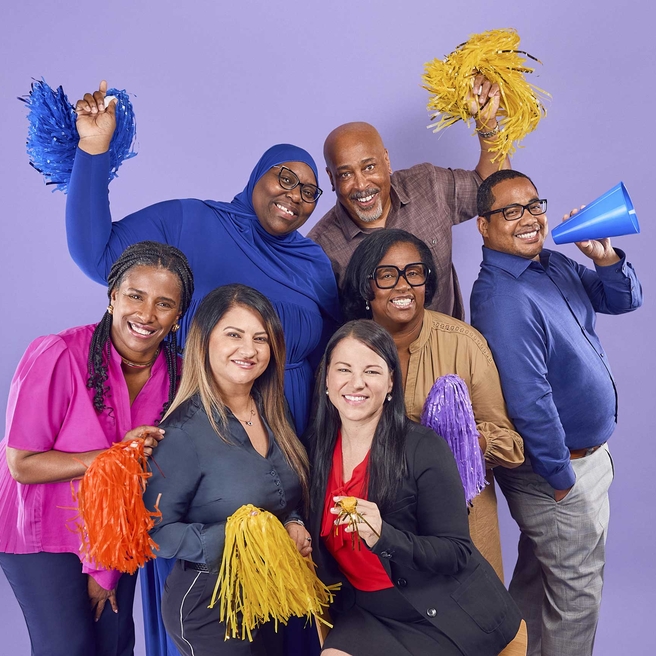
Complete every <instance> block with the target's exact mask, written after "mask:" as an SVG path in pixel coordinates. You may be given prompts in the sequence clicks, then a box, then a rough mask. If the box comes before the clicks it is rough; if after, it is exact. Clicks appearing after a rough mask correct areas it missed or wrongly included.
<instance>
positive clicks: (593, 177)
mask: <svg viewBox="0 0 656 656" xmlns="http://www.w3.org/2000/svg"><path fill="white" fill-rule="evenodd" d="M646 6H647V5H646V4H645V3H621V4H620V3H617V2H611V1H609V0H596V1H594V2H593V1H591V0H580V1H579V2H576V3H572V2H568V1H566V0H551V1H550V2H533V1H532V0H499V1H498V2H495V3H484V2H480V1H477V0H470V2H468V3H458V2H453V3H442V2H434V1H430V0H423V1H419V0H417V1H413V0H408V1H407V2H404V3H401V2H398V1H394V0H384V1H383V0H378V1H377V2H374V1H373V0H371V1H353V2H350V3H345V2H332V3H321V4H319V3H316V4H311V3H307V2H298V1H297V0H288V1H287V2H286V3H280V2H266V1H264V0H257V1H247V0H244V1H243V2H234V3H233V2H230V3H228V2H225V3H222V2H217V1H216V0H197V1H194V2H187V3H180V2H173V1H172V0H159V1H158V2H146V1H144V2H139V3H134V2H127V1H126V0H115V1H114V2H112V3H103V4H102V5H101V4H100V3H93V8H92V9H91V8H85V7H84V6H83V5H82V4H80V3H79V2H75V3H73V2H70V1H69V0H61V2H59V3H50V2H45V0H40V1H39V0H23V1H22V2H21V3H11V8H10V9H9V8H5V10H4V12H3V14H4V16H3V21H2V27H1V28H0V30H1V33H2V34H1V38H0V60H1V61H2V62H3V66H2V71H1V73H0V75H1V79H2V84H1V85H0V98H1V102H0V107H1V110H0V112H1V116H2V121H1V123H0V142H1V143H2V145H3V153H2V154H3V157H2V159H1V160H0V181H1V182H2V188H3V194H2V195H3V198H4V199H5V200H4V201H3V202H4V210H3V213H2V232H3V238H2V240H1V241H0V275H1V278H0V279H1V280H2V281H3V284H2V292H1V295H0V312H1V314H0V316H2V318H3V321H2V322H1V325H0V354H1V356H2V359H1V362H2V365H1V367H0V412H1V413H2V414H3V415H4V410H5V406H6V397H7V390H8V386H9V381H10V379H11V376H12V374H13V371H14V368H15V366H16V364H17V362H18V360H19V358H20V356H21V354H22V352H23V350H24V349H25V347H26V346H27V344H28V343H29V341H30V340H32V339H33V338H34V337H36V336H38V335H42V334H45V333H51V332H57V331H59V330H62V329H64V328H66V327H69V326H73V325H78V324H83V323H89V322H92V321H94V320H97V318H99V316H100V314H101V312H102V310H103V308H104V305H105V296H104V290H103V289H102V288H101V287H100V286H98V285H96V284H94V283H92V282H91V281H89V280H88V279H86V278H85V277H84V276H83V275H82V274H81V273H80V272H79V271H78V269H77V268H76V266H75V265H74V264H73V262H72V261H71V260H70V258H69V256H68V252H67V249H66V239H65V234H64V220H63V219H64V196H63V195H62V194H59V193H56V194H52V193H51V192H50V190H49V189H48V188H46V187H45V186H44V185H43V182H42V180H41V178H40V177H39V175H37V174H36V173H35V172H34V171H33V170H32V169H31V168H30V167H29V166H28V165H27V158H26V155H25V147H24V144H25V135H26V121H25V117H24V116H25V112H24V109H23V107H22V106H21V105H20V103H18V102H17V101H16V100H15V98H16V96H18V95H22V94H24V93H26V92H27V91H28V89H29V84H30V80H31V78H32V77H35V78H40V77H41V76H43V77H45V79H46V80H47V81H48V82H49V83H50V84H51V85H53V86H55V85H59V84H62V85H63V86H64V89H65V90H66V91H67V93H68V94H69V98H70V99H71V100H72V101H74V100H75V99H76V98H77V97H78V96H79V95H80V94H82V93H83V92H85V91H87V90H90V89H92V88H94V85H96V84H97V83H98V81H99V80H100V79H101V78H102V77H105V78H106V79H108V81H109V83H110V85H115V86H117V87H121V88H126V89H128V90H129V91H130V92H132V93H133V94H135V96H136V98H135V100H134V104H135V109H136V114H137V120H138V137H139V151H140V152H139V156H138V157H137V158H136V159H134V160H131V161H130V162H128V163H127V164H125V165H124V166H123V168H122V169H121V171H120V177H119V179H118V180H115V181H114V182H113V183H112V185H111V194H112V210H113V213H114V217H122V216H124V215H125V214H127V213H129V212H130V211H132V210H136V209H138V208H141V207H143V206H145V205H147V204H149V203H152V202H156V201H159V200H163V199H165V198H176V197H181V198H185V197H199V198H207V197H210V198H215V199H225V200H229V199H230V198H232V196H233V195H234V194H235V193H236V192H237V191H239V190H241V189H242V187H243V186H244V184H245V182H246V180H247V177H248V175H249V172H250V170H251V168H252V166H253V164H254V163H255V161H256V160H257V158H258V157H259V155H260V154H261V153H262V152H263V151H264V150H265V149H266V148H267V147H268V146H269V145H271V144H273V143H276V142H281V141H290V142H292V143H297V144H299V145H301V146H304V147H305V148H307V149H308V150H310V152H312V153H313V154H314V155H315V157H316V158H317V160H318V161H320V157H321V149H322V144H323V139H324V137H325V135H326V134H327V133H328V132H329V131H330V130H331V129H332V128H333V127H335V126H336V125H338V124H340V123H342V122H345V121H350V120H358V119H359V120H367V121H370V122H372V123H373V124H374V125H376V126H377V127H378V128H379V129H380V131H381V133H382V135H383V138H384V139H385V141H386V145H387V146H388V148H389V152H390V157H391V160H392V164H393V166H395V167H396V168H403V167H406V166H409V165H412V164H415V163H418V162H422V161H430V162H433V163H436V164H439V165H444V166H454V167H455V166H457V167H464V168H471V167H473V166H474V164H475V162H476V159H477V144H476V141H477V140H476V139H473V138H472V137H471V136H470V131H468V130H467V129H466V128H465V127H464V126H462V125H458V126H456V127H454V128H452V129H451V130H449V131H448V132H447V133H445V134H444V135H443V136H442V137H441V138H439V139H438V137H437V136H435V135H433V134H432V133H431V132H429V131H428V130H426V125H427V124H428V117H427V113H426V111H425V102H426V92H425V91H423V90H422V89H421V87H420V75H421V72H422V65H423V63H424V62H425V61H427V60H429V59H431V58H433V57H436V56H443V55H444V54H446V53H447V52H449V51H450V50H451V49H452V48H453V47H454V46H456V45H457V44H458V43H460V42H462V41H464V40H465V39H466V38H467V36H468V35H469V34H470V33H473V32H480V31H483V30H486V29H492V28H496V27H515V28H517V29H518V30H519V33H520V35H521V36H522V46H523V47H524V48H525V49H526V50H528V51H529V52H531V53H532V54H534V55H536V56H538V57H539V58H540V59H541V60H542V61H543V62H544V66H543V67H541V68H540V69H539V77H537V78H536V79H535V82H536V83H537V84H538V86H541V87H542V88H544V89H547V90H548V91H550V92H551V93H552V95H553V101H552V102H551V104H550V105H549V116H548V118H547V119H546V120H545V121H544V122H543V123H542V125H541V126H540V128H539V130H538V132H537V133H535V134H534V135H531V136H530V137H529V138H527V139H526V141H525V142H524V146H525V148H523V149H522V150H520V151H519V153H518V154H517V155H516V157H515V158H514V161H513V166H514V167H515V168H517V169H520V170H522V171H525V172H527V173H528V174H530V175H531V176H532V177H533V179H534V180H535V181H536V183H537V185H538V186H539V188H540V192H541V194H542V195H543V196H545V197H548V198H549V200H550V215H551V223H552V225H554V224H555V223H556V222H558V221H560V217H561V216H562V214H563V213H564V212H565V211H567V210H569V209H570V208H571V207H574V206H578V205H580V204H582V203H585V202H589V201H590V200H592V199H593V198H595V197H596V196H597V195H599V194H600V193H601V192H603V191H605V190H606V189H607V188H609V187H611V186H612V185H614V184H615V183H616V182H617V181H619V180H620V179H621V180H623V181H624V182H625V183H626V185H627V187H628V188H629V190H630V192H631V194H632V197H633V200H634V203H635V206H636V208H637V211H638V215H639V216H640V219H641V222H642V229H643V233H642V235H641V236H640V237H630V238H622V239H617V240H616V243H617V244H619V245H620V246H621V247H622V248H625V249H626V250H627V252H628V254H629V258H630V260H631V261H632V262H633V263H634V265H635V266H636V268H637V270H638V273H639V275H640V276H641V278H642V282H643V286H644V287H645V288H646V295H647V300H646V303H645V307H644V308H643V309H642V310H640V311H639V312H637V313H635V314H633V315H629V316H625V317H610V318H607V317H602V318H601V319H600V321H599V332H600V334H601V337H602V340H603V342H604V345H605V347H606V349H607V351H608V353H609V356H610V360H611V362H612V364H613V368H614V372H615V375H616V377H617V381H618V387H619V393H620V398H621V413H620V422H619V426H618V429H617V431H616V433H615V436H614V437H613V439H612V442H611V448H612V451H613V455H614V458H615V463H616V473H617V477H616V480H615V482H614V484H613V488H612V493H611V502H612V513H613V519H612V524H611V532H610V537H609V542H608V564H607V568H606V572H607V574H606V588H605V592H604V603H603V608H602V617H601V623H600V628H599V632H598V638H597V649H596V652H595V653H596V654H598V655H602V656H603V655H610V654H615V653H618V652H619V651H620V650H624V651H626V652H628V653H632V654H652V653H655V649H656V638H655V637H654V635H655V634H654V631H653V630H651V626H650V623H651V621H652V616H653V608H654V607H655V606H656V594H655V592H654V587H655V586H654V581H655V580H656V579H655V577H654V574H655V566H654V560H653V553H654V546H655V543H656V538H655V536H656V528H655V526H654V524H655V522H654V511H653V508H652V505H651V503H650V501H649V499H650V496H651V493H650V491H651V489H652V485H651V482H652V481H653V458H652V457H651V455H652V454H651V451H650V443H648V440H649V439H652V438H649V434H650V433H649V432H648V428H647V412H646V409H647V407H648V404H649V403H651V402H653V396H654V394H653V392H654V386H653V385H652V384H651V380H652V377H651V373H652V371H653V370H654V368H655V367H656V361H655V358H654V353H653V349H652V348H651V347H649V346H648V344H649V343H650V342H649V341H648V330H649V328H648V326H649V325H650V324H653V322H654V320H655V319H656V316H655V314H654V312H655V311H654V306H653V304H652V303H651V299H650V290H651V288H652V284H651V283H652V281H653V278H654V275H653V272H652V265H651V261H650V259H651V258H650V257H649V256H648V252H649V251H650V250H651V248H650V244H651V243H652V242H651V239H653V238H654V229H653V227H652V224H651V218H652V217H651V216H650V210H651V209H652V207H653V201H652V200H651V198H650V194H651V193H652V192H653V189H654V176H653V172H652V169H651V161H650V159H649V158H650V156H651V155H652V153H653V152H654V149H655V146H656V144H655V142H654V127H653V125H651V116H652V113H653V108H654V106H656V92H655V87H654V84H653V80H652V79H651V77H652V76H651V68H650V62H653V60H654V56H655V54H656V52H655V50H656V49H655V47H654V40H653V34H652V31H651V21H650V20H649V18H650V16H649V14H651V11H650V10H649V9H647V8H646ZM308 80H310V82H308ZM643 116H645V117H646V120H641V119H642V117H643ZM320 184H321V185H322V186H323V188H324V189H326V190H327V193H325V194H324V196H323V198H322V200H321V202H320V204H319V207H318V209H317V211H316V212H315V215H314V216H313V217H312V221H311V223H312V222H313V221H314V220H316V219H318V218H319V217H320V216H321V215H322V214H323V213H324V212H325V211H326V210H327V209H328V207H329V206H330V204H331V203H332V202H334V196H333V195H332V194H331V193H330V186H329V183H328V180H327V177H326V176H325V174H322V177H321V180H320ZM309 227H310V224H308V225H307V226H306V227H305V229H304V231H307V229H308V228H309ZM454 240H455V261H456V265H457V268H458V272H459V275H460V279H461V282H462V285H463V291H464V293H465V295H468V293H469V290H470V288H471V284H472V282H473V280H474V279H475V277H476V275H477V272H478V265H479V262H480V238H479V236H478V233H477V232H476V229H475V225H474V222H470V223H469V224H465V225H463V226H460V227H458V228H456V229H454ZM563 251H564V252H566V253H567V254H568V255H572V256H576V255H577V251H576V249H575V247H573V246H565V247H563ZM508 338H509V339H512V335H509V336H508ZM650 517H651V518H652V519H651V520H649V518H650ZM502 521H503V537H504V552H505V553H504V555H505V558H506V568H507V573H508V574H509V573H510V572H511V571H512V564H513V561H514V553H515V540H516V533H515V529H514V526H513V524H512V521H511V520H510V519H509V518H508V516H507V514H506V513H505V511H504V515H503V517H502ZM53 603H56V600H53ZM137 603H138V602H137ZM136 608H137V611H136V613H135V614H136V615H137V617H139V616H140V611H139V610H138V606H136ZM27 653H29V642H28V639H27V631H26V630H25V628H24V625H23V621H22V616H21V614H20V610H19V608H18V605H17V603H16V601H15V599H14V597H13V595H12V594H11V591H10V590H9V589H8V587H7V584H6V581H5V579H4V577H2V576H0V654H27ZM138 653H139V654H143V646H142V644H141V643H140V644H139V649H138Z"/></svg>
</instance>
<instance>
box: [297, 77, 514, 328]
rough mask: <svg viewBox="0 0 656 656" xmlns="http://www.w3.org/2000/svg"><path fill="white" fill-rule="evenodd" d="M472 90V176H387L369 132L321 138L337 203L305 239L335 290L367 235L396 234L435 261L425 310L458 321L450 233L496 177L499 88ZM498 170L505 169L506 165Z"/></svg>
mask: <svg viewBox="0 0 656 656" xmlns="http://www.w3.org/2000/svg"><path fill="white" fill-rule="evenodd" d="M473 90H474V92H473V94H472V101H471V102H472V114H476V130H477V131H478V136H479V139H480V143H481V155H480V159H479V161H478V164H477V166H476V169H475V170H474V171H463V170H460V169H453V170H452V169H444V168H440V167H438V166H433V165H432V164H418V165H416V166H413V167H411V168H409V169H405V170H401V171H396V172H395V173H392V167H391V164H390V159H389V154H388V152H387V149H386V148H385V146H384V145H383V140H382V138H381V136H380V135H379V134H378V131H377V130H376V129H375V128H374V127H373V126H372V125H369V124H368V123H346V124H345V125H341V126H339V127H338V128H336V129H335V130H333V131H332V132H331V133H330V134H329V135H328V138H327V139H326V142H325V144H324V157H325V159H326V171H327V173H328V177H329V178H330V181H331V184H332V188H333V191H335V192H336V194H337V203H336V204H335V207H334V208H332V209H331V210H330V211H329V212H328V213H327V214H326V215H325V216H324V217H323V218H321V219H320V220H319V222H318V223H317V224H316V225H315V226H314V228H312V230H310V232H309V234H308V237H310V239H312V240H313V241H315V242H316V243H317V244H319V245H320V246H321V247H322V248H323V250H324V251H325V252H326V254H327V255H328V257H329V258H330V261H331V262H332V265H333V270H334V271H335V276H336V278H337V283H338V285H339V286H340V288H341V282H342V277H343V274H344V271H345V269H346V266H347V264H348V262H349V260H350V259H351V255H352V254H353V251H355V249H356V248H357V246H358V244H359V243H360V241H362V239H363V238H364V237H365V236H366V235H367V234H368V233H370V232H372V231H373V230H377V229H380V228H402V229H403V230H407V231H408V232H411V233H413V234H414V235H416V236H417V237H419V238H420V239H421V240H422V241H424V242H426V244H427V245H428V247H429V248H430V249H431V251H432V253H433V257H434V258H435V264H436V267H437V272H436V273H437V279H438V290H437V293H436V294H435V297H434V299H433V302H432V303H431V305H430V307H429V309H431V310H437V311H438V312H442V313H444V314H449V315H452V316H454V317H456V318H457V319H464V318H465V311H464V306H463V302H462V296H461V295H460V287H459V285H458V278H457V276H456V272H455V270H454V268H453V264H452V262H451V251H452V247H451V227H452V226H453V225H455V224H458V223H462V222H463V221H467V220H469V219H471V218H472V217H474V216H475V215H476V193H477V190H478V186H479V185H480V183H481V182H482V180H484V179H485V178H486V177H487V176H488V175H490V174H491V173H493V172H494V171H496V170H498V169H499V164H498V163H493V162H492V157H493V155H492V154H491V153H490V152H489V148H490V146H491V145H492V144H493V142H494V139H495V138H496V137H497V135H498V133H499V129H498V124H497V121H496V115H497V111H498V109H499V88H498V86H497V85H496V84H494V85H491V84H490V82H488V81H487V80H486V79H485V78H484V77H482V76H480V75H479V76H477V77H476V78H475V80H474V85H473ZM502 168H510V163H509V161H508V160H506V161H505V162H504V163H503V167H502Z"/></svg>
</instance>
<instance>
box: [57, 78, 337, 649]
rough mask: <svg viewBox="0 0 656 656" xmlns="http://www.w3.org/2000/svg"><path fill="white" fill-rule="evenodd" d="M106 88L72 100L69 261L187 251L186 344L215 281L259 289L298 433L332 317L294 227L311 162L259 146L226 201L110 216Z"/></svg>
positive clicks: (326, 287)
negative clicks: (74, 147)
mask: <svg viewBox="0 0 656 656" xmlns="http://www.w3.org/2000/svg"><path fill="white" fill-rule="evenodd" d="M106 89H107V85H106V83H105V82H102V83H101V85H100V89H99V90H98V91H96V92H94V93H93V94H91V93H87V94H86V95H85V96H84V98H83V99H82V100H78V102H77V103H76V111H77V114H78V119H77V128H78V132H79V134H80V142H79V146H78V151H77V155H76V158H75V164H74V167H73V172H72V176H71V181H70V185H69V191H68V200H67V206H66V230H67V235H68V246H69V250H70V253H71V256H72V257H73V260H74V261H75V262H76V263H77V264H78V266H79V267H80V268H81V269H82V270H83V271H84V273H86V274H87V275H88V276H89V277H91V278H92V279H94V280H96V281H98V282H103V281H104V280H105V276H106V274H107V271H108V270H109V267H110V266H111V263H112V262H113V261H114V259H115V258H116V257H117V256H118V254H119V253H120V252H121V251H122V250H123V249H124V248H125V247H126V246H128V245H129V244H131V243H134V242H136V241H141V240H144V239H152V240H156V241H161V242H165V243H168V244H171V245H173V246H177V247H178V248H179V249H180V250H181V251H182V252H183V253H185V255H186V256H187V258H188V260H189V263H190V265H191V268H192V270H193V271H194V280H195V283H196V291H195V293H194V297H193V299H192V302H191V307H190V308H189V312H188V313H187V315H186V317H185V320H184V322H183V323H182V327H181V330H180V334H181V341H182V342H183V343H184V339H185V336H186V333H187V328H188V326H189V322H190V321H191V318H192V317H193V314H194V312H195V310H196V307H197V306H198V303H199V302H200V300H201V299H202V298H203V297H204V296H205V295H206V294H207V293H208V292H210V291H211V290H212V289H214V288H215V287H218V286H220V285H224V284H227V283H235V282H238V283H242V284H244V285H248V286H250V287H253V288H255V289H257V290H258V291H260V292H261V293H263V294H264V295H265V296H266V297H267V298H268V299H269V300H270V301H271V302H272V304H273V306H274V308H275V309H276V312H277V313H278V315H279V316H280V321H281V323H282V326H283V330H284V333H285V341H286V346H287V361H286V365H285V397H286V400H287V403H288V404H289V409H290V411H291V414H292V417H293V420H294V424H295V427H296V431H297V434H299V435H300V434H302V433H303V431H304V430H305V427H306V424H307V417H308V410H309V405H310V398H311V389H312V375H313V371H312V367H311V365H310V361H309V357H310V356H311V355H312V354H313V353H314V352H316V353H318V354H319V355H320V354H321V352H322V349H323V347H324V345H325V343H326V341H327V338H328V337H329V336H330V334H332V332H333V331H334V328H335V326H336V322H337V321H338V320H339V303H338V298H337V286H336V283H335V277H334V275H333V272H332V267H331V265H330V261H329V260H328V258H327V256H326V255H325V253H324V252H323V251H322V250H321V248H320V247H319V246H317V245H316V244H315V243H314V242H312V241H311V240H309V239H307V238H305V237H303V236H302V235H301V234H300V233H298V232H297V228H299V227H300V226H302V225H303V224H304V223H305V221H307V219H308V218H309V216H310V214H311V213H312V211H313V210H314V208H315V206H316V201H317V200H318V198H319V196H320V195H321V190H320V189H319V187H318V186H317V179H318V176H317V167H316V164H315V162H314V160H313V159H312V157H311V156H310V154H309V153H307V152H306V151H305V150H303V149H302V148H298V147H296V146H292V145H288V144H279V145H276V146H273V147H272V148H269V150H267V151H266V152H265V153H264V155H263V156H262V157H261V159H260V161H259V162H258V163H257V164H256V166H255V168H254V169H253V172H252V173H251V176H250V179H249V180H248V184H247V185H246V188H245V189H244V190H243V191H242V192H241V193H240V194H238V195H237V196H235V198H234V199H233V200H232V202H230V203H226V202H216V201H201V200H195V199H186V200H170V201H164V202H162V203H157V204H156V205H152V206H150V207H146V208H145V209H143V210H140V211H138V212H135V213H133V214H131V215H130V216H127V217H126V218H124V219H122V220H121V221H117V222H115V223H112V218H111V214H110V211H109V196H108V189H107V180H108V171H109V153H108V149H109V144H110V141H111V138H112V135H113V132H114V129H115V127H116V120H115V116H114V103H110V104H109V106H108V107H107V109H105V104H104V98H105V91H106ZM317 360H318V358H317ZM171 566H172V561H171V562H169V563H165V561H164V562H163V561H162V560H161V559H158V560H157V561H155V565H154V567H153V566H151V567H148V568H147V569H146V570H145V573H146V576H144V577H142V581H146V582H145V583H142V585H143V586H144V587H146V588H147V589H145V590H144V597H145V598H151V599H152V600H153V604H154V605H155V607H154V609H153V612H152V613H150V614H148V616H147V617H146V644H147V647H148V653H149V654H155V655H157V654H160V653H161V654H166V653H167V652H166V650H165V649H161V650H160V651H157V643H158V642H159V643H161V644H164V643H165V641H166V634H165V632H164V627H163V625H162V623H161V619H160V617H159V605H160V594H161V589H162V587H163V585H164V580H165V579H166V576H167V575H168V572H169V571H170V568H171ZM155 570H162V571H160V572H159V574H158V573H156V571H155ZM153 576H155V577H156V578H155V580H153ZM149 579H150V580H149ZM168 653H169V654H171V653H172V654H176V653H177V652H176V651H175V650H174V649H171V650H170V651H169V652H168Z"/></svg>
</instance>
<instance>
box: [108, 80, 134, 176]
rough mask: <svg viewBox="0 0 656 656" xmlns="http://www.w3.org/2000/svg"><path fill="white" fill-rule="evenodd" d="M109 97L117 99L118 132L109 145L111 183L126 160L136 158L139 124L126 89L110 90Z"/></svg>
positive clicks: (116, 131) (115, 132)
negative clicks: (135, 147) (135, 148)
mask: <svg viewBox="0 0 656 656" xmlns="http://www.w3.org/2000/svg"><path fill="white" fill-rule="evenodd" d="M107 95H108V96H115V97H116V130H114V136H113V137H112V141H111V143H110V144H109V161H110V168H109V181H108V182H111V181H112V180H113V179H114V178H115V177H116V176H117V175H118V174H117V173H116V172H117V171H118V167H119V166H121V164H122V163H123V161H124V160H126V159H130V158H131V157H134V156H135V155H136V154H137V153H136V152H135V150H134V143H135V141H136V138H137V123H136V121H135V118H134V110H133V109H132V103H131V102H130V97H129V96H128V92H127V91H126V90H125V89H121V90H120V91H119V90H118V89H109V90H108V91H107Z"/></svg>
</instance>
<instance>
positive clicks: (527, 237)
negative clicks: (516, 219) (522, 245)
mask: <svg viewBox="0 0 656 656" xmlns="http://www.w3.org/2000/svg"><path fill="white" fill-rule="evenodd" d="M539 233H540V231H539V230H531V232H522V233H521V234H519V235H515V237H517V239H521V240H523V241H531V240H532V239H535V238H536V237H537V236H538V234H539Z"/></svg>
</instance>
